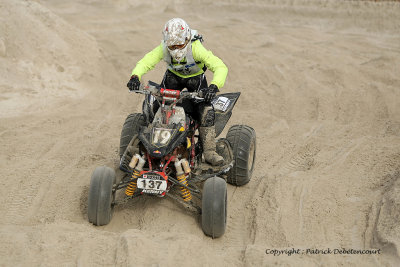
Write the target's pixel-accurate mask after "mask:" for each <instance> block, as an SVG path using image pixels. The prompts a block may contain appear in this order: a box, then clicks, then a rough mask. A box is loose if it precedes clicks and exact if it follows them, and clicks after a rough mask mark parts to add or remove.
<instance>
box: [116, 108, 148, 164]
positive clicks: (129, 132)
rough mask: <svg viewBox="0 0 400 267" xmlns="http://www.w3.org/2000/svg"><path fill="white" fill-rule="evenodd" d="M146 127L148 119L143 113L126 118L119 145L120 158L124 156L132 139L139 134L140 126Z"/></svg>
mask: <svg viewBox="0 0 400 267" xmlns="http://www.w3.org/2000/svg"><path fill="white" fill-rule="evenodd" d="M145 125H146V118H145V116H144V115H143V114H141V113H132V114H129V115H128V117H126V119H125V122H124V125H123V126H122V131H121V139H120V143H119V157H120V158H121V157H122V155H123V154H124V152H125V150H126V148H127V147H128V144H129V142H130V141H131V140H132V137H133V136H135V135H136V134H138V133H139V129H140V126H145Z"/></svg>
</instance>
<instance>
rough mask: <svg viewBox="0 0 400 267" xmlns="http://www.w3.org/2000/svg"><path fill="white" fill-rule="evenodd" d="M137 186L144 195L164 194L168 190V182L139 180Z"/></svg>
mask: <svg viewBox="0 0 400 267" xmlns="http://www.w3.org/2000/svg"><path fill="white" fill-rule="evenodd" d="M137 186H138V188H139V189H142V192H143V193H148V194H162V193H163V192H165V191H166V190H167V181H165V180H154V179H145V178H138V181H137Z"/></svg>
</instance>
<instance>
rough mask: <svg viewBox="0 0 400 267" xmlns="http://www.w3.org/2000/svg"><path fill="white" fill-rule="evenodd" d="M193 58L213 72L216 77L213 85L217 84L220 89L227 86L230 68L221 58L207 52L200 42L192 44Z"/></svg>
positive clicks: (212, 82)
mask: <svg viewBox="0 0 400 267" xmlns="http://www.w3.org/2000/svg"><path fill="white" fill-rule="evenodd" d="M192 51H193V57H194V59H195V60H196V61H201V62H203V63H204V64H205V65H206V67H207V69H209V70H211V71H212V72H213V73H214V75H213V79H212V81H211V84H215V85H216V86H218V88H222V86H224V84H225V80H226V76H227V75H228V68H227V67H226V65H225V64H224V62H222V60H221V59H220V58H218V57H217V56H214V54H213V53H212V52H211V51H209V50H207V49H206V48H205V47H204V46H203V45H202V44H201V42H200V41H195V42H193V43H192Z"/></svg>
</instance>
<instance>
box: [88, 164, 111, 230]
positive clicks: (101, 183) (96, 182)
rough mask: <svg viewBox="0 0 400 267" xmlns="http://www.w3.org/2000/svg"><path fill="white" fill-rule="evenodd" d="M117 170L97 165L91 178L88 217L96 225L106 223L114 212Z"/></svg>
mask: <svg viewBox="0 0 400 267" xmlns="http://www.w3.org/2000/svg"><path fill="white" fill-rule="evenodd" d="M114 184H115V172H114V170H113V169H111V168H109V167H105V166H102V167H97V168H96V169H95V170H94V172H93V174H92V178H91V180H90V187H89V196H88V219H89V222H91V223H93V224H94V225H99V226H100V225H106V224H108V223H109V222H110V220H111V217H112V213H113V208H114V207H113V203H112V202H113V201H114V197H115V192H113V185H114Z"/></svg>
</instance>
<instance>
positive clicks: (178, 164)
mask: <svg viewBox="0 0 400 267" xmlns="http://www.w3.org/2000/svg"><path fill="white" fill-rule="evenodd" d="M175 169H176V178H177V179H178V181H179V182H180V183H181V184H183V185H185V186H188V182H187V177H186V175H185V173H184V172H183V169H182V160H176V161H175ZM180 190H181V195H182V198H183V201H186V202H187V201H190V200H191V199H192V194H191V193H190V191H189V190H188V189H187V188H185V187H183V186H181V187H180Z"/></svg>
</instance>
